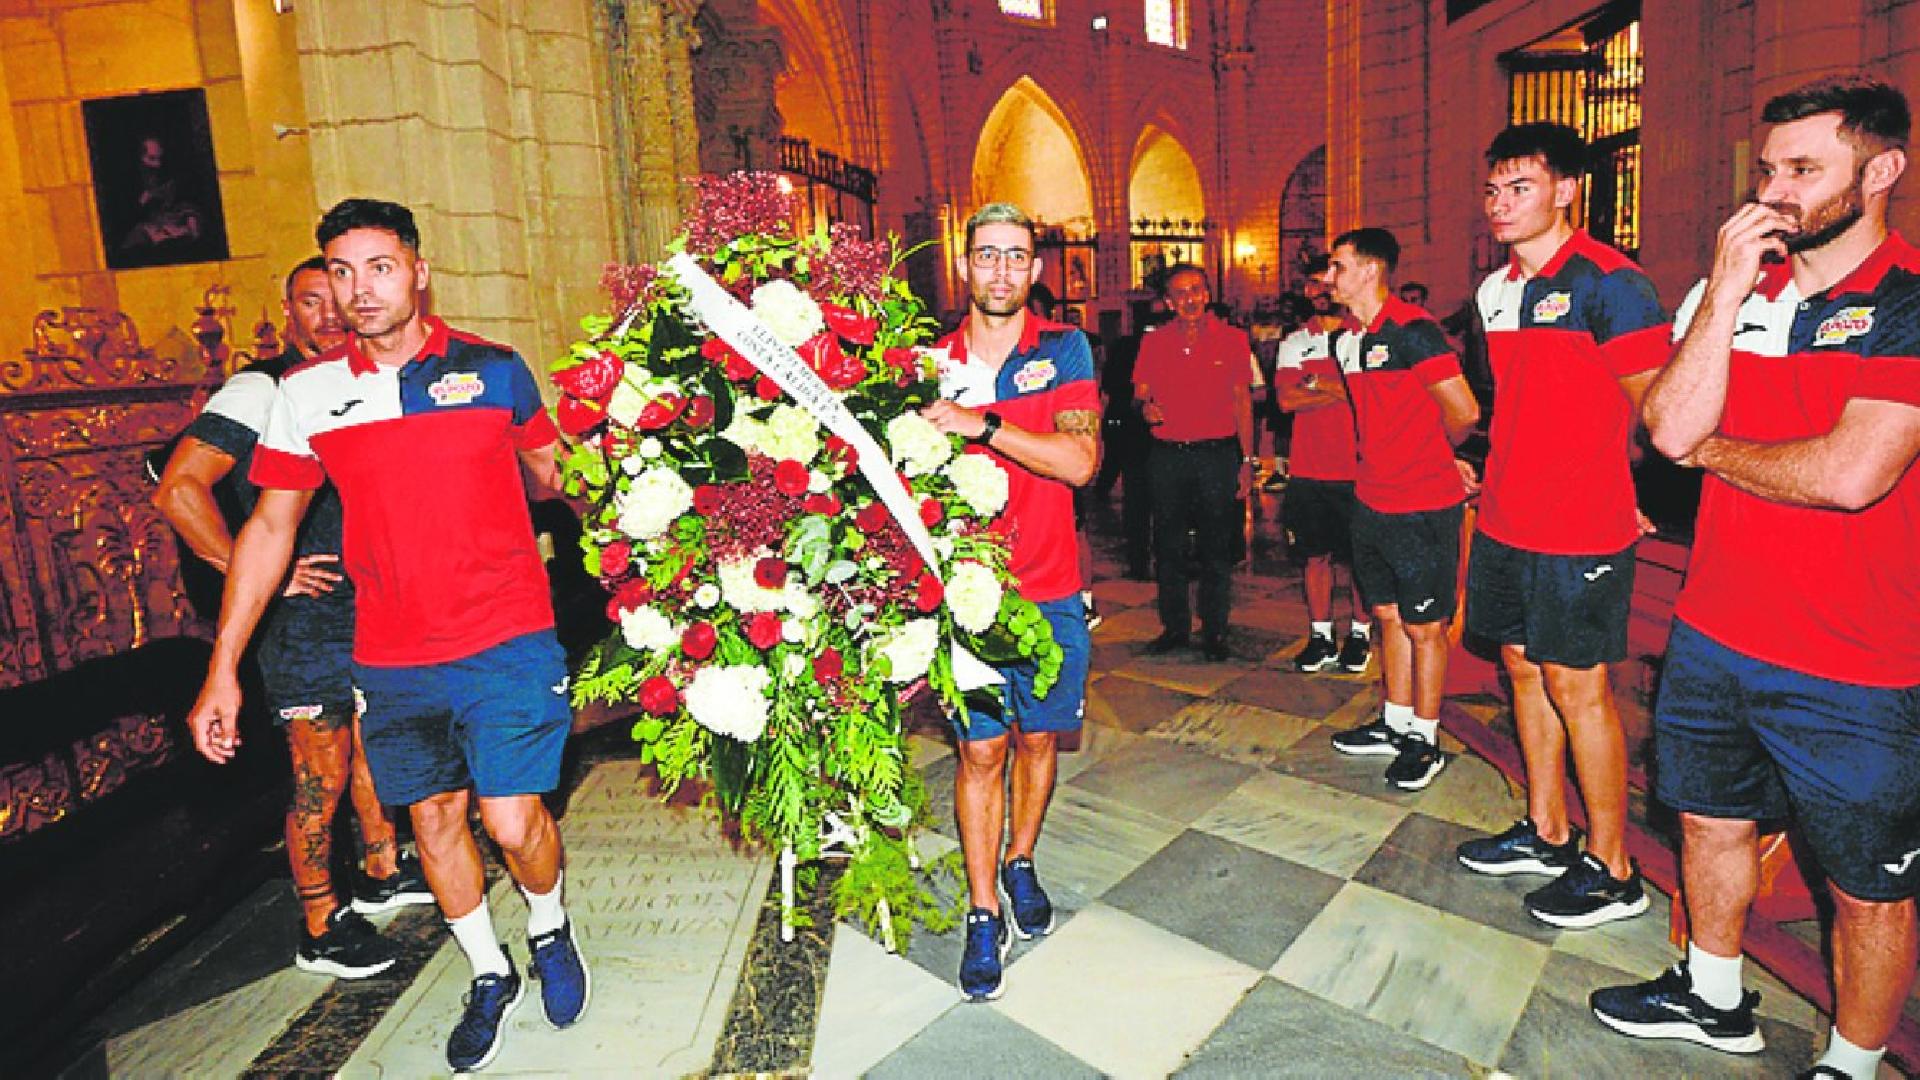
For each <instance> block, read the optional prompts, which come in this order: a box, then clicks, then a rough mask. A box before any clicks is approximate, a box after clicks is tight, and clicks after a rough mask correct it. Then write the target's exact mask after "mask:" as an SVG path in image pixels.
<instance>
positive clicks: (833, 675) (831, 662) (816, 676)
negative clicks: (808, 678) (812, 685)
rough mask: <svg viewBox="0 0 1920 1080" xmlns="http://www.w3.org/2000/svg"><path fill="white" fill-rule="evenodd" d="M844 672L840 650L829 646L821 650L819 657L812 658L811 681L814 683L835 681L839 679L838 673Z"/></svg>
mask: <svg viewBox="0 0 1920 1080" xmlns="http://www.w3.org/2000/svg"><path fill="white" fill-rule="evenodd" d="M845 670H846V663H845V661H843V660H841V659H840V650H838V649H836V648H834V647H833V646H831V645H829V646H827V647H826V648H824V649H821V650H820V655H818V656H816V657H814V658H813V680H814V681H815V682H829V681H831V680H834V679H837V678H839V677H840V673H841V672H842V671H845Z"/></svg>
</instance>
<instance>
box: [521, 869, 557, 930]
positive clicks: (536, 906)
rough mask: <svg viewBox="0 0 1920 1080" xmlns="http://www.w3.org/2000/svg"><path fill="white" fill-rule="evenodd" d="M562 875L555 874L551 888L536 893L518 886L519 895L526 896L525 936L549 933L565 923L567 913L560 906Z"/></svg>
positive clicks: (523, 886)
mask: <svg viewBox="0 0 1920 1080" xmlns="http://www.w3.org/2000/svg"><path fill="white" fill-rule="evenodd" d="M561 881H562V877H561V876H560V875H555V877H554V879H553V888H552V889H551V890H549V891H547V892H544V893H536V892H533V891H531V890H529V889H528V888H527V887H526V886H525V885H522V886H520V895H522V896H524V897H526V898H527V936H528V937H530V938H531V937H539V936H540V935H541V934H551V933H553V932H554V931H555V930H558V929H560V928H561V927H562V926H565V925H566V924H567V913H566V910H565V909H564V908H562V907H561V906H560V884H561Z"/></svg>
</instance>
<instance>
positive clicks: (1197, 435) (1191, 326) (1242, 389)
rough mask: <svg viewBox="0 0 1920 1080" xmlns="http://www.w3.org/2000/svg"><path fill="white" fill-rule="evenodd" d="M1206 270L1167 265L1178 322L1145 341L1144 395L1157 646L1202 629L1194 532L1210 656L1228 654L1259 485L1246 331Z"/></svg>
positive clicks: (1137, 382)
mask: <svg viewBox="0 0 1920 1080" xmlns="http://www.w3.org/2000/svg"><path fill="white" fill-rule="evenodd" d="M1210 299H1212V296H1211V290H1210V289H1209V288H1208V285H1207V274H1206V271H1204V270H1202V269H1200V268H1199V267H1197V266H1192V265H1189V264H1182V265H1179V266H1175V267H1173V268H1172V269H1171V270H1168V271H1167V301H1168V303H1170V304H1171V305H1172V306H1173V314H1174V318H1173V321H1172V322H1170V323H1167V324H1165V325H1163V326H1159V327H1155V328H1154V329H1153V330H1150V331H1148V332H1147V334H1146V336H1144V337H1142V338H1141V339H1140V359H1139V361H1138V362H1137V363H1136V364H1135V365H1134V369H1133V392H1134V397H1135V398H1136V399H1138V400H1139V402H1140V411H1141V415H1142V416H1144V417H1145V418H1146V421H1147V424H1148V425H1149V426H1150V429H1151V431H1152V435H1153V442H1152V444H1151V449H1150V450H1149V457H1148V459H1147V475H1148V478H1149V484H1150V486H1151V489H1152V491H1153V537H1154V539H1153V545H1154V560H1153V561H1154V565H1155V567H1156V568H1157V577H1158V579H1159V590H1160V627H1161V630H1160V636H1159V637H1157V638H1155V639H1154V640H1153V642H1152V643H1151V644H1149V645H1148V646H1147V651H1149V652H1152V653H1166V652H1171V651H1173V650H1174V649H1178V648H1182V647H1184V646H1185V645H1186V644H1187V641H1188V639H1189V638H1190V636H1191V634H1192V632H1193V616H1192V609H1191V607H1190V606H1189V596H1188V591H1189V585H1188V581H1187V533H1188V531H1192V532H1193V533H1194V534H1195V537H1196V539H1197V541H1198V543H1199V549H1200V551H1199V554H1200V640H1201V648H1202V650H1203V651H1204V653H1205V655H1206V658H1207V659H1208V660H1215V661H1218V660H1225V659H1226V658H1227V616H1228V613H1229V611H1230V610H1231V606H1232V597H1233V532H1234V530H1236V529H1238V528H1240V527H1241V522H1240V521H1238V520H1236V519H1235V516H1234V509H1235V507H1236V506H1238V505H1239V500H1241V499H1244V498H1246V497H1247V492H1248V491H1249V490H1250V489H1251V488H1252V486H1253V463H1254V457H1253V406H1252V404H1251V398H1250V397H1249V395H1248V392H1247V371H1248V368H1249V366H1251V365H1252V363H1253V345H1252V343H1251V342H1249V341H1248V340H1247V334H1246V331H1244V330H1241V329H1239V328H1238V327H1234V326H1230V325H1228V324H1227V323H1225V322H1223V321H1221V320H1220V319H1217V318H1215V317H1214V316H1213V315H1211V314H1209V313H1208V312H1207V303H1208V301H1209V300H1210Z"/></svg>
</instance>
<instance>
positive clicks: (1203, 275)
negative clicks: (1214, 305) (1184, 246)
mask: <svg viewBox="0 0 1920 1080" xmlns="http://www.w3.org/2000/svg"><path fill="white" fill-rule="evenodd" d="M1181 274H1198V275H1200V284H1202V285H1204V286H1206V287H1207V291H1208V292H1212V291H1213V280H1212V279H1211V278H1209V277H1207V272H1206V271H1205V270H1202V269H1201V268H1200V266H1199V265H1198V264H1197V263H1190V262H1183V263H1174V264H1173V265H1172V266H1169V267H1167V273H1166V275H1165V276H1164V277H1162V278H1161V279H1160V291H1161V292H1165V291H1166V290H1167V289H1168V288H1170V287H1171V286H1172V285H1173V279H1174V278H1177V277H1179V276H1180V275H1181Z"/></svg>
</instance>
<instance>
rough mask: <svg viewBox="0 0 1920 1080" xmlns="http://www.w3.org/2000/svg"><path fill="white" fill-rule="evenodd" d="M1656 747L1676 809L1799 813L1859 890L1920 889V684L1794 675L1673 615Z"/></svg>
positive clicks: (1658, 786)
mask: <svg viewBox="0 0 1920 1080" xmlns="http://www.w3.org/2000/svg"><path fill="white" fill-rule="evenodd" d="M1653 749H1654V760H1655V763H1656V766H1657V768H1658V770H1659V771H1658V772H1657V773H1656V774H1655V776H1654V793H1655V794H1656V795H1657V796H1659V798H1660V801H1662V802H1664V803H1666V804H1667V805H1668V806H1671V807H1673V808H1674V809H1675V810H1680V811H1683V812H1685V813H1690V814H1698V815H1701V816H1703V817H1714V818H1731V819H1736V820H1742V821H1783V820H1785V819H1787V818H1789V817H1791V818H1792V819H1793V820H1794V821H1796V822H1798V823H1799V826H1800V829H1801V832H1802V833H1803V834H1804V835H1805V836H1806V839H1807V842H1808V844H1809V845H1811V846H1812V848H1813V853H1814V855H1815V856H1816V857H1817V858H1818V859H1819V861H1820V867H1821V869H1823V870H1825V871H1826V874H1827V876H1828V877H1829V878H1831V879H1832V880H1833V882H1834V884H1836V885H1838V886H1839V887H1840V888H1841V889H1843V890H1845V891H1846V892H1847V893H1848V894H1849V895H1851V896H1855V897H1858V898H1860V899H1862V900H1877V901H1895V900H1905V899H1907V898H1908V897H1911V896H1913V895H1914V894H1915V893H1916V892H1920V687H1908V688H1906V689H1887V688H1884V687H1876V686H1856V685H1854V684H1852V683H1843V682H1835V681H1833V680H1831V679H1822V678H1819V677H1818V676H1814V675H1807V674H1804V673H1802V672H1798V671H1792V670H1789V669H1787V668H1783V667H1779V666H1777V665H1774V664H1769V663H1767V662H1765V661H1762V660H1756V659H1754V658H1752V657H1750V656H1746V655H1744V654H1741V653H1737V652H1735V651H1733V650H1732V649H1729V648H1727V647H1726V646H1724V645H1721V644H1720V643H1719V642H1717V641H1714V640H1713V639H1711V638H1709V637H1707V636H1706V635H1705V634H1702V633H1700V632H1699V631H1697V630H1695V629H1693V628H1692V627H1691V626H1688V625H1686V624H1685V623H1682V622H1678V621H1676V622H1675V623H1674V624H1673V635H1672V638H1671V639H1670V640H1669V642H1668V645H1667V662H1666V670H1665V671H1664V672H1663V673H1662V675H1661V678H1660V697H1659V700H1658V702H1657V703H1656V706H1655V709H1654V715H1653Z"/></svg>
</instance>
